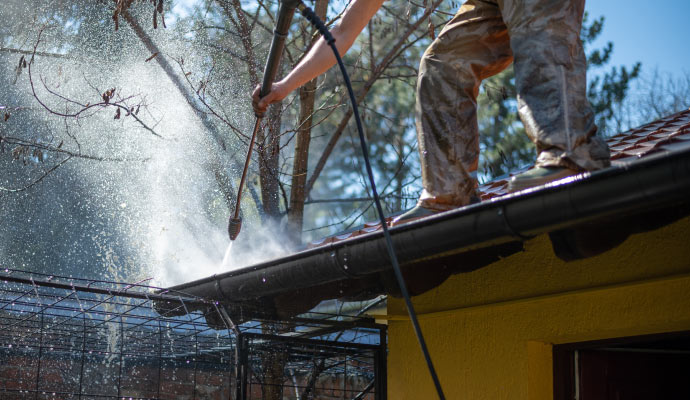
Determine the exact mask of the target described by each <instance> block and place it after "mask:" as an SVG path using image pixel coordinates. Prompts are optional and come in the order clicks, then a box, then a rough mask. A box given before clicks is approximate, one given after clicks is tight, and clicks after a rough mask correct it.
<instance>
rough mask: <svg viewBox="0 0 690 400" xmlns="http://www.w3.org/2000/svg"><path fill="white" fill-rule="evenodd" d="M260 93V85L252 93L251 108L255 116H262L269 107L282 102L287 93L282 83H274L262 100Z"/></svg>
mask: <svg viewBox="0 0 690 400" xmlns="http://www.w3.org/2000/svg"><path fill="white" fill-rule="evenodd" d="M260 92H261V85H257V86H256V88H255V89H254V93H252V107H254V113H255V114H256V115H263V114H264V113H265V112H266V109H267V108H268V106H269V105H271V104H273V103H276V102H279V101H281V100H283V99H284V98H285V97H286V96H287V95H288V93H289V92H287V91H286V90H285V85H284V84H283V83H282V82H276V83H274V84H273V86H271V91H270V92H269V93H268V94H267V95H266V97H263V98H262V97H261V94H260Z"/></svg>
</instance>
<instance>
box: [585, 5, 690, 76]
mask: <svg viewBox="0 0 690 400" xmlns="http://www.w3.org/2000/svg"><path fill="white" fill-rule="evenodd" d="M585 9H586V10H587V11H588V12H589V14H590V16H591V17H598V16H600V15H604V16H605V17H606V22H605V23H604V31H603V33H602V34H601V36H600V39H599V40H598V41H597V43H595V46H597V47H601V46H602V45H603V44H605V43H606V42H608V41H611V42H613V44H614V51H613V58H612V61H611V65H626V66H631V65H633V64H634V63H635V62H636V61H641V62H642V69H643V73H650V72H652V71H653V70H654V68H657V67H658V68H659V71H660V72H665V73H671V74H673V75H676V76H678V75H680V74H681V73H683V71H686V72H687V73H690V0H657V1H650V0H646V1H642V0H588V1H587V2H586V6H585Z"/></svg>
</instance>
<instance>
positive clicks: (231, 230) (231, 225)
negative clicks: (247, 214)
mask: <svg viewBox="0 0 690 400" xmlns="http://www.w3.org/2000/svg"><path fill="white" fill-rule="evenodd" d="M240 229H242V218H230V221H229V222H228V234H229V235H230V240H235V239H237V237H238V236H239V235H240Z"/></svg>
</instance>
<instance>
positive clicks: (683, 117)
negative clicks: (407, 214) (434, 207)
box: [307, 109, 690, 248]
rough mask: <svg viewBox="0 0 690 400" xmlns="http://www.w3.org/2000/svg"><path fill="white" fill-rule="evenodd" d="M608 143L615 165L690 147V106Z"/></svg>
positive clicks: (501, 189)
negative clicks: (661, 152)
mask: <svg viewBox="0 0 690 400" xmlns="http://www.w3.org/2000/svg"><path fill="white" fill-rule="evenodd" d="M606 142H607V143H608V145H609V149H610V150H611V160H612V161H614V164H621V163H625V162H629V161H634V160H637V159H639V158H643V157H645V156H648V155H650V154H653V153H657V152H660V151H679V150H687V149H689V148H690V109H688V110H684V111H681V112H679V113H677V114H673V115H669V116H668V117H665V118H662V119H659V120H657V121H654V122H651V123H649V124H646V125H643V126H640V127H638V128H635V129H631V130H629V131H627V132H623V133H619V134H617V135H614V136H611V137H609V138H607V139H606ZM523 170H527V168H525V169H522V170H519V171H513V173H511V174H510V175H513V174H515V173H519V172H522V171H523ZM478 191H479V197H480V198H481V199H482V201H484V200H489V199H493V198H496V197H500V196H503V195H506V194H507V193H508V179H505V178H500V179H496V180H494V181H491V182H487V183H484V184H482V185H479V187H478ZM391 220H392V218H390V217H389V218H387V222H388V224H389V225H390V221H391ZM379 229H381V224H380V223H377V222H371V223H366V224H364V227H363V228H362V229H359V230H355V231H352V232H349V233H346V234H338V235H336V236H332V237H329V238H324V239H320V240H316V241H313V242H311V243H309V244H308V245H307V248H314V247H320V246H323V245H326V244H328V243H333V242H340V241H342V240H346V239H349V238H353V237H355V236H359V235H363V234H366V233H370V232H374V231H377V230H379Z"/></svg>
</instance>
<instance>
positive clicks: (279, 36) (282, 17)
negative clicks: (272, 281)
mask: <svg viewBox="0 0 690 400" xmlns="http://www.w3.org/2000/svg"><path fill="white" fill-rule="evenodd" d="M301 3H302V2H301V1H300V0H283V1H281V2H280V7H279V8H278V18H277V21H276V27H275V29H274V30H273V41H272V42H271V49H270V50H269V53H268V58H267V59H266V67H265V68H264V79H263V82H262V83H261V91H260V96H261V97H262V98H263V97H266V96H267V95H268V94H269V93H270V92H271V86H272V85H273V80H274V79H275V77H276V75H277V74H278V67H280V58H281V56H282V54H283V49H284V48H285V39H286V38H287V34H288V30H289V29H290V24H291V23H292V18H293V17H294V15H295V10H296V9H297V6H298V5H300V4H301ZM255 116H256V123H255V124H254V132H253V133H252V137H251V140H250V141H249V150H248V151H247V159H246V160H245V162H244V169H243V170H242V178H241V179H240V185H239V187H238V188H237V201H236V202H235V212H234V214H233V215H232V217H231V218H230V220H229V221H228V234H229V235H230V240H232V241H234V240H235V239H237V237H238V236H239V235H240V229H242V217H241V216H240V203H241V200H242V189H243V188H244V184H245V181H246V180H247V170H248V169H249V163H250V162H251V158H252V150H253V149H254V143H255V142H256V134H257V133H258V132H259V129H260V128H261V121H262V120H263V118H264V114H255Z"/></svg>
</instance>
